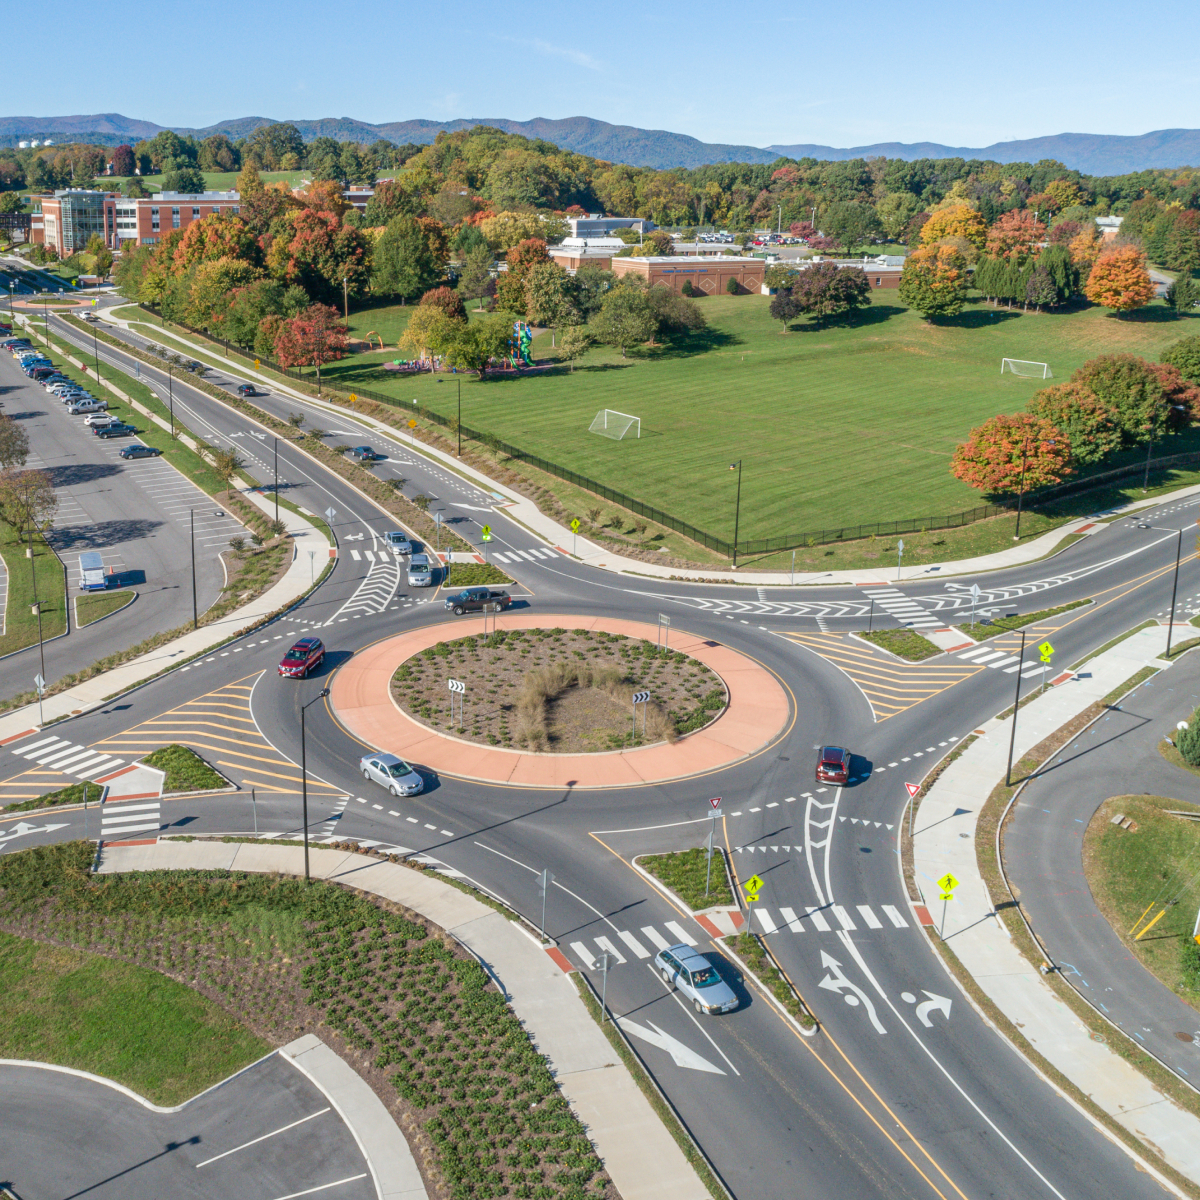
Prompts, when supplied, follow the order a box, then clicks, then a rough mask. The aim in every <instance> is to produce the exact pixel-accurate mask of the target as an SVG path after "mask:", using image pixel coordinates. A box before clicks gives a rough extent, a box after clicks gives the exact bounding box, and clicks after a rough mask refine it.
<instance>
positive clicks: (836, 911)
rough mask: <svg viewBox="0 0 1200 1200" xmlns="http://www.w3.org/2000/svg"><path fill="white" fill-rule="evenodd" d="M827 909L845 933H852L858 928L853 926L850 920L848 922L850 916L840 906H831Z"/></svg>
mask: <svg viewBox="0 0 1200 1200" xmlns="http://www.w3.org/2000/svg"><path fill="white" fill-rule="evenodd" d="M829 909H830V911H831V912H832V913H833V915H834V916H835V917H837V919H838V923H839V924H840V925H841V927H842V928H843V929H844V930H845V931H846V932H847V933H853V932H854V931H855V930H856V929H857V928H858V926H857V925H855V924H854V922H853V921H852V920H850V914H849V913H848V912H847V911H846V910H845V909H844V908H843V907H842V906H841V905H840V904H831V905H830V906H829Z"/></svg>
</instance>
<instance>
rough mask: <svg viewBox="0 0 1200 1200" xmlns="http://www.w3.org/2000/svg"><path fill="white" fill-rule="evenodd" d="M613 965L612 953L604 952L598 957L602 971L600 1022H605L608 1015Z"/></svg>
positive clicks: (597, 965) (600, 970)
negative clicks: (610, 972)
mask: <svg viewBox="0 0 1200 1200" xmlns="http://www.w3.org/2000/svg"><path fill="white" fill-rule="evenodd" d="M611 966H612V955H611V954H602V955H600V957H599V958H598V959H596V969H597V970H598V971H599V972H600V1024H601V1025H603V1024H604V1019H605V1017H607V1016H608V969H609V967H611Z"/></svg>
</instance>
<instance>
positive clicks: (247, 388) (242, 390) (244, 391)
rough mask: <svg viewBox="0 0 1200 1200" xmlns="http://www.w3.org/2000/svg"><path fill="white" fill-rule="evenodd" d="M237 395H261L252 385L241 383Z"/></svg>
mask: <svg viewBox="0 0 1200 1200" xmlns="http://www.w3.org/2000/svg"><path fill="white" fill-rule="evenodd" d="M237 394H238V395H239V396H257V395H258V394H259V393H258V391H257V390H256V389H255V387H254V384H252V383H239V384H238V389H237Z"/></svg>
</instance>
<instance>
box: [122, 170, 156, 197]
mask: <svg viewBox="0 0 1200 1200" xmlns="http://www.w3.org/2000/svg"><path fill="white" fill-rule="evenodd" d="M124 191H125V195H126V196H128V197H129V199H130V200H145V199H146V198H147V197H148V196H149V195H150V190H149V188H147V187H146V185H145V184H144V183H143V182H142V181H141V179H140V178H139V177H138V176H136V175H134V176H133V177H132V178H130V179H127V180H126V181H125V189H124Z"/></svg>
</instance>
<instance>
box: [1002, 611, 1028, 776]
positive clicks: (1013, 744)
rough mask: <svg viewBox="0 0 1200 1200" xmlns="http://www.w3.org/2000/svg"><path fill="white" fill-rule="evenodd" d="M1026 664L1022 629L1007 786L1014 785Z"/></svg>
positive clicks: (1009, 740) (1009, 746)
mask: <svg viewBox="0 0 1200 1200" xmlns="http://www.w3.org/2000/svg"><path fill="white" fill-rule="evenodd" d="M1024 665H1025V630H1024V629H1022V630H1021V656H1020V659H1019V665H1018V667H1017V695H1016V698H1015V699H1014V700H1013V723H1012V735H1011V736H1010V737H1009V739H1008V770H1007V771H1005V773H1004V783H1005V786H1006V787H1012V760H1013V751H1014V750H1015V749H1016V745H1017V713H1018V712H1019V711H1020V709H1021V667H1023V666H1024Z"/></svg>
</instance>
